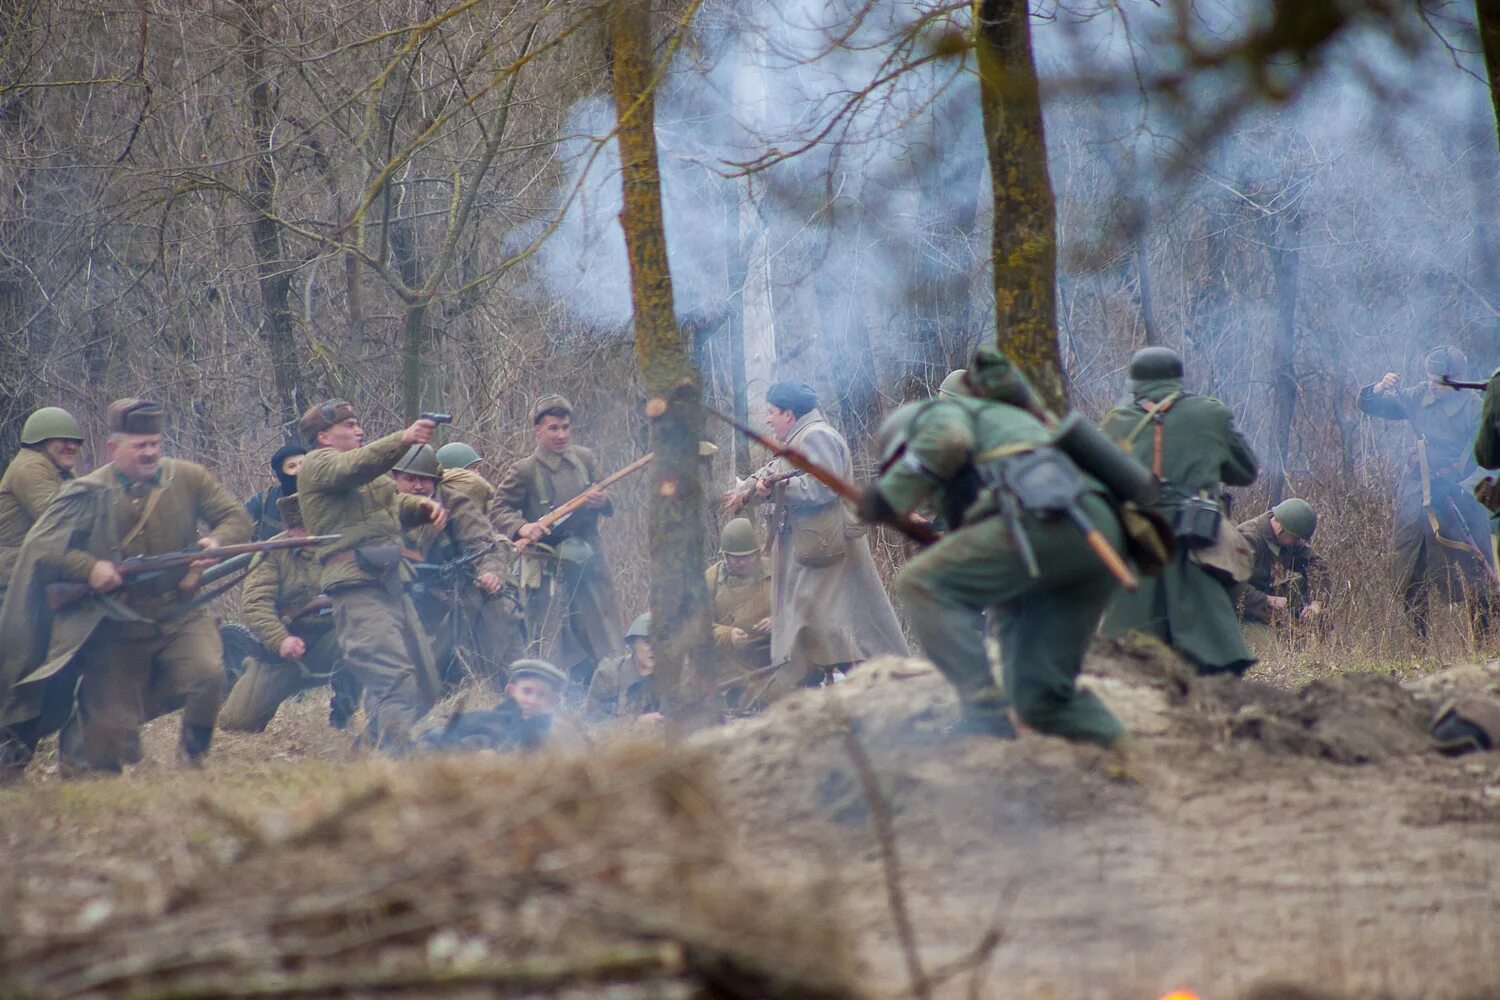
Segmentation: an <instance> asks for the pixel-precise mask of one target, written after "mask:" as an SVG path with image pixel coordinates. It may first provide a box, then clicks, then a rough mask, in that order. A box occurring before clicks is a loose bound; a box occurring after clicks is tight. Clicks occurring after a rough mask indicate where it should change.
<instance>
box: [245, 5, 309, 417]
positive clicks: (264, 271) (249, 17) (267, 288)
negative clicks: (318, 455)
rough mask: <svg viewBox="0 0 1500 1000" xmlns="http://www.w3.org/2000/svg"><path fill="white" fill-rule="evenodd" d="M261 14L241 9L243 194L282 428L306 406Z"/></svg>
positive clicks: (249, 8) (252, 8)
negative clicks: (279, 211) (249, 139)
mask: <svg viewBox="0 0 1500 1000" xmlns="http://www.w3.org/2000/svg"><path fill="white" fill-rule="evenodd" d="M259 13H261V11H260V9H259V8H258V5H257V4H256V3H255V2H253V0H247V2H246V3H245V5H244V7H243V8H242V9H241V19H240V42H241V46H242V48H241V61H242V63H243V66H244V70H245V84H246V88H247V100H248V102H249V113H250V127H251V129H252V130H253V131H254V133H255V149H256V152H255V155H254V156H252V157H251V158H250V159H249V162H248V163H247V170H248V172H249V177H248V178H247V180H248V185H247V187H248V194H249V196H250V203H251V204H252V205H253V206H254V207H255V218H254V219H253V220H252V221H251V223H250V243H251V245H252V246H253V247H254V249H255V274H256V280H257V281H258V282H259V284H260V302H261V318H260V328H261V337H262V339H264V340H265V342H266V349H267V350H268V351H269V352H270V354H271V382H272V385H274V386H275V389H276V399H277V402H278V404H279V405H280V407H281V422H282V425H283V427H284V428H285V429H286V430H287V431H289V432H290V431H291V429H292V428H294V427H295V426H296V424H297V420H298V418H299V417H300V416H301V415H302V410H303V409H304V408H305V406H306V405H307V399H306V396H307V392H306V390H305V389H304V388H303V385H302V376H301V370H302V369H301V365H299V364H298V359H297V340H296V329H295V327H294V326H293V323H292V268H293V263H292V261H290V260H289V259H287V255H286V247H285V244H284V243H283V241H282V238H281V227H280V225H278V223H277V222H276V221H275V219H274V218H273V215H274V213H275V209H276V161H275V155H274V152H273V150H274V148H275V141H276V139H275V132H276V109H275V96H274V94H273V92H272V86H271V81H270V79H269V77H268V75H267V70H266V53H265V45H264V39H265V32H264V30H263V29H262V26H261V25H260V24H258V23H257V21H256V17H257V16H258V14H259Z"/></svg>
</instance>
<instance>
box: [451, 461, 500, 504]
mask: <svg viewBox="0 0 1500 1000" xmlns="http://www.w3.org/2000/svg"><path fill="white" fill-rule="evenodd" d="M442 484H443V487H444V488H445V489H449V490H457V491H458V492H459V493H462V494H463V495H464V496H466V497H468V498H469V499H470V500H473V501H474V503H475V505H476V506H478V507H479V509H480V511H481V512H488V511H489V509H490V501H492V500H493V499H494V498H495V487H494V485H493V484H492V483H491V482H490V481H489V480H488V479H486V478H484V477H483V476H481V475H480V474H479V473H477V472H475V471H474V470H472V469H445V470H444V471H443V479H442Z"/></svg>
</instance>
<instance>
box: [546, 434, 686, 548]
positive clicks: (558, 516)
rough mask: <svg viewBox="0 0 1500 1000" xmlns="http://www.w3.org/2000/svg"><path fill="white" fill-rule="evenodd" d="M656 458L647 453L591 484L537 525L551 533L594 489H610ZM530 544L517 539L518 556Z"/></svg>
mask: <svg viewBox="0 0 1500 1000" xmlns="http://www.w3.org/2000/svg"><path fill="white" fill-rule="evenodd" d="M655 457H656V453H655V452H650V451H648V452H646V454H644V455H642V456H641V457H640V458H638V459H636V460H635V461H634V462H631V463H630V464H629V465H627V466H625V467H624V468H623V469H616V470H615V471H614V472H611V473H610V474H609V475H607V476H605V477H604V478H603V479H601V480H599V481H598V482H597V483H591V484H590V485H589V486H588V488H587V489H585V490H584V491H583V492H582V493H580V494H578V495H577V496H576V497H574V498H573V499H571V500H569V501H568V502H567V503H565V504H563V505H562V506H560V507H558V508H557V509H556V510H553V511H550V512H548V513H546V514H543V515H542V516H541V517H539V518H537V519H536V523H537V524H539V525H541V526H542V534H543V535H545V534H546V533H547V532H549V531H551V530H552V527H553V526H554V525H556V524H558V523H559V522H561V521H562V520H563V519H564V518H567V517H569V516H571V515H572V513H573V512H574V511H575V510H577V509H578V508H580V507H582V506H583V505H584V502H585V501H586V500H587V499H588V495H589V493H590V491H592V490H593V489H594V487H596V486H597V487H598V488H599V489H601V490H602V489H608V488H609V487H611V486H613V485H614V484H615V483H618V482H619V481H620V480H622V479H624V478H625V477H626V476H628V475H630V474H631V473H632V472H639V471H640V470H642V469H644V468H645V467H646V466H648V465H650V464H651V460H652V459H653V458H655ZM530 544H531V542H530V541H528V540H527V539H525V538H517V539H516V554H517V555H520V554H521V553H522V552H524V551H526V546H528V545H530Z"/></svg>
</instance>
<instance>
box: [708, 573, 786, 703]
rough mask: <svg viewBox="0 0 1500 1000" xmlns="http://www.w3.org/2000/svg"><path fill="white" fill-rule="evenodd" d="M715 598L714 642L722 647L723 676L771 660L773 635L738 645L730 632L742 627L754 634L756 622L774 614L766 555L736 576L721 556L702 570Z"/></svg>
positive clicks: (766, 663) (720, 653) (744, 671)
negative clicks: (747, 571) (742, 645)
mask: <svg viewBox="0 0 1500 1000" xmlns="http://www.w3.org/2000/svg"><path fill="white" fill-rule="evenodd" d="M703 580H704V583H705V584H707V585H708V594H709V597H710V598H711V599H712V600H713V602H714V645H716V646H718V648H719V657H720V663H721V664H723V671H724V676H726V677H732V676H734V675H735V674H741V673H746V672H748V671H752V670H758V669H760V668H761V667H764V666H766V665H768V664H769V663H770V662H771V637H770V636H769V635H765V636H761V637H760V638H758V639H756V640H755V641H754V642H752V643H751V644H750V645H748V646H745V647H744V648H742V649H736V648H735V646H734V642H733V639H732V638H731V633H732V632H733V631H734V630H735V629H743V630H744V631H746V632H750V633H752V634H753V631H754V629H755V626H756V625H758V624H759V623H760V622H762V621H764V620H765V619H767V618H769V617H770V616H771V570H770V567H768V566H767V565H766V561H765V560H764V559H756V561H755V565H754V566H753V567H752V568H751V570H750V572H749V573H748V574H745V575H743V576H736V575H735V574H733V573H731V572H729V564H728V563H726V562H725V561H724V560H722V559H720V560H719V561H718V562H716V563H714V564H713V565H712V566H710V567H709V568H708V570H707V572H705V573H704V574H703Z"/></svg>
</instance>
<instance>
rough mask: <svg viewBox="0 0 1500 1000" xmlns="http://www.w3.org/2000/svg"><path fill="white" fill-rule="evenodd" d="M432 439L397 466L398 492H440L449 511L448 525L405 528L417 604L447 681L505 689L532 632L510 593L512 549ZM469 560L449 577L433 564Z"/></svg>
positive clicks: (415, 447) (428, 494)
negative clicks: (453, 478)
mask: <svg viewBox="0 0 1500 1000" xmlns="http://www.w3.org/2000/svg"><path fill="white" fill-rule="evenodd" d="M442 472H443V468H442V465H441V464H440V463H439V462H438V459H437V455H436V454H434V452H433V450H432V446H431V445H426V444H419V445H413V446H412V447H411V449H410V450H409V451H407V453H406V454H405V455H404V456H402V458H401V461H399V462H397V463H396V465H395V468H393V469H392V470H391V478H392V479H394V480H395V481H396V491H397V492H398V493H403V494H409V495H416V496H424V497H432V498H433V499H435V500H437V501H438V502H439V503H441V504H442V505H443V507H444V508H445V509H446V510H447V511H448V523H447V524H445V525H443V527H442V528H437V527H436V526H434V525H432V524H431V523H427V524H420V525H417V526H415V527H409V528H407V529H406V530H405V531H403V532H402V540H403V544H404V545H405V547H406V549H407V555H408V558H411V559H414V560H415V561H416V563H417V564H418V568H419V573H418V577H417V580H416V581H415V589H416V590H417V591H418V592H417V593H415V594H413V603H414V604H415V605H416V607H417V613H418V614H419V615H421V617H422V625H423V627H424V628H425V629H426V630H427V634H428V636H429V637H430V638H431V639H432V645H433V656H434V658H435V659H436V661H437V664H438V672H439V674H440V675H441V676H442V678H443V681H444V684H445V685H454V684H457V683H459V682H460V681H461V680H463V679H464V678H465V677H472V678H475V679H478V680H483V681H487V682H489V683H490V684H491V685H493V686H494V687H495V689H496V690H497V691H498V690H499V689H500V688H501V687H502V686H503V685H504V683H505V668H506V667H507V666H508V665H509V664H510V662H511V661H512V660H514V659H516V658H517V657H519V656H520V655H521V652H522V647H523V646H524V645H525V635H524V632H523V625H522V622H521V618H520V609H519V608H518V607H517V606H516V602H515V598H514V596H513V594H512V593H506V592H502V588H503V587H504V586H505V580H506V575H507V571H508V569H507V565H506V563H507V558H506V553H507V551H508V550H507V549H506V548H505V547H503V546H502V545H501V543H500V539H499V538H498V537H496V534H495V528H494V526H493V525H492V524H490V521H489V518H487V517H485V516H484V512H483V511H482V510H481V509H480V508H479V505H478V504H476V503H475V502H474V501H473V500H472V499H470V498H469V496H468V495H467V494H465V493H463V492H460V491H458V490H454V489H449V488H448V487H447V486H446V485H445V484H444V483H443V482H442V481H441V478H440V477H441V476H442ZM460 560H468V562H467V563H466V564H465V565H463V566H462V567H460V568H458V569H457V570H456V571H455V572H453V573H451V574H448V575H443V574H440V573H438V572H437V571H436V570H434V569H432V567H438V566H442V565H443V564H454V563H457V562H459V561H460Z"/></svg>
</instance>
